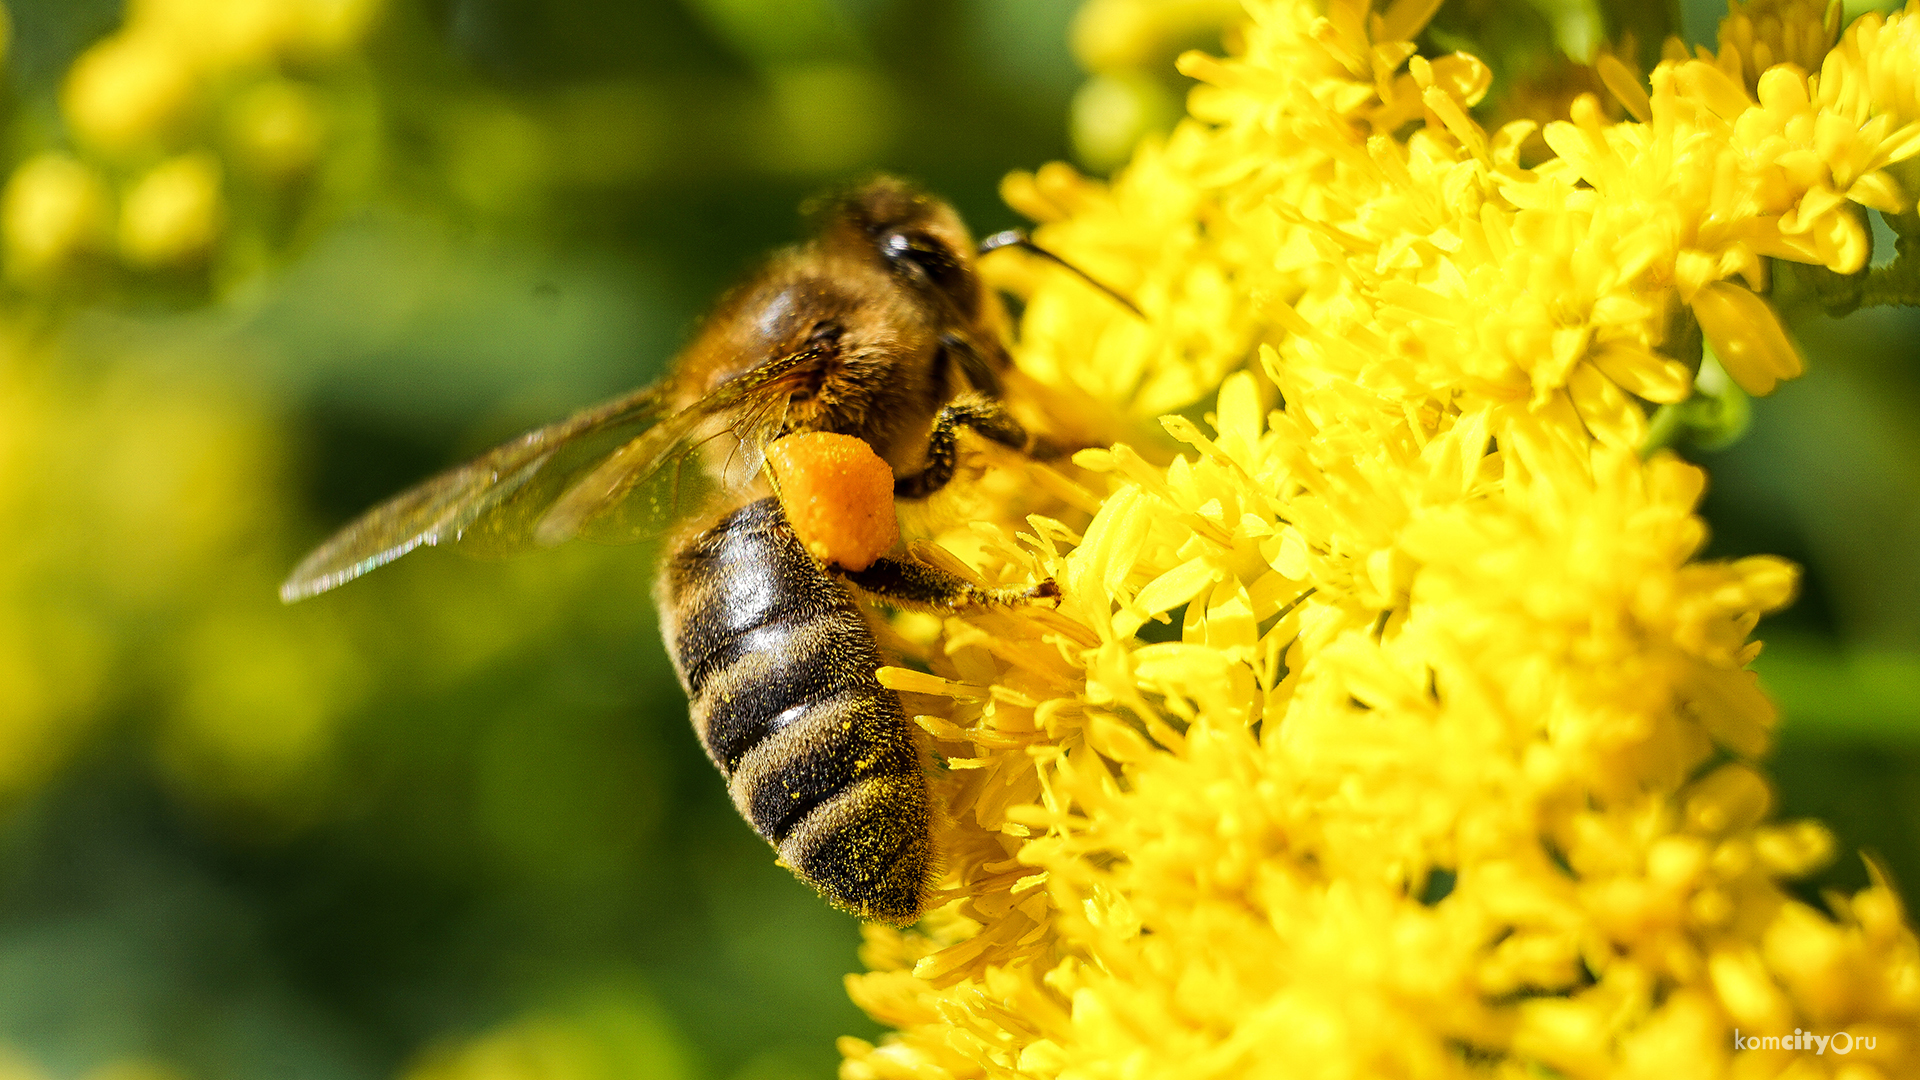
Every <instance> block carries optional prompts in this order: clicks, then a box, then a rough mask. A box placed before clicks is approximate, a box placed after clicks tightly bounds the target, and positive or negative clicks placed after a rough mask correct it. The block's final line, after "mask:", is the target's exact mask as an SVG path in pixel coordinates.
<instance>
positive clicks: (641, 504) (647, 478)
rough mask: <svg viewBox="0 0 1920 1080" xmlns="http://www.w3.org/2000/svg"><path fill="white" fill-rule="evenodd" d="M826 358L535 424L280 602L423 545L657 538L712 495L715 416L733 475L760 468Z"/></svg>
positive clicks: (333, 547) (328, 553) (321, 556)
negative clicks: (731, 455)
mask: <svg viewBox="0 0 1920 1080" xmlns="http://www.w3.org/2000/svg"><path fill="white" fill-rule="evenodd" d="M818 355H819V353H818V351H817V350H815V349H813V348H808V349H803V350H801V351H800V352H797V353H794V354H792V355H788V356H783V357H778V358H776V359H774V360H770V361H768V362H767V363H764V364H761V365H759V366H758V367H755V368H753V369H752V370H750V371H748V372H746V373H745V374H742V375H740V376H738V377H736V378H733V379H730V380H728V381H727V382H725V383H722V384H721V385H720V386H719V387H717V388H715V389H714V390H713V391H712V392H710V393H709V394H707V395H706V396H705V397H703V398H701V399H700V400H699V401H698V402H695V403H694V404H693V405H692V406H691V407H689V408H687V409H684V410H681V411H679V412H673V411H672V409H671V408H670V406H669V403H668V401H667V398H668V396H669V395H668V393H667V391H668V389H669V387H668V385H667V384H662V385H660V386H656V387H651V388H649V389H646V390H641V391H638V392H636V393H633V394H629V395H628V396H626V397H624V398H620V399H618V400H615V401H610V402H607V403H606V404H604V405H599V406H595V407H594V408H591V409H587V410H584V411H582V412H579V413H575V414H574V415H573V416H570V417H568V418H567V419H565V420H562V421H560V422H559V423H556V424H549V425H547V426H546V427H543V428H536V429H535V430H533V431H529V432H527V433H526V434H525V435H522V436H520V437H519V438H517V439H514V440H513V441H511V442H508V443H505V444H503V445H501V446H497V447H494V448H493V449H492V450H489V451H487V452H486V453H485V454H482V455H480V456H479V457H477V458H475V459H474V460H472V461H469V462H467V463H466V464H465V465H461V466H458V467H456V468H453V469H449V470H447V471H446V472H444V473H441V474H440V475H438V476H436V477H434V478H433V479H431V480H428V481H426V482H425V483H423V484H420V485H418V486H417V487H413V488H410V489H408V490H406V491H404V492H401V493H400V494H399V495H396V496H394V497H393V498H392V499H389V500H387V501H386V502H384V503H381V504H380V505H379V506H376V507H374V508H373V509H372V510H369V511H367V512H366V513H365V514H363V515H361V516H360V517H359V518H358V519H357V520H355V521H354V522H353V523H352V524H350V525H348V526H347V527H346V528H344V529H341V530H340V531H339V532H338V533H335V534H334V536H333V537H332V538H331V539H329V540H328V541H327V542H326V543H324V544H321V545H320V546H319V547H318V548H316V549H314V551H313V553H312V554H310V555H308V556H307V557H306V558H305V559H303V560H302V561H301V563H300V565H299V566H297V567H295V568H294V570H293V573H292V574H291V575H290V576H289V577H288V578H287V580H286V583H285V584H283V585H281V586H280V599H281V600H283V601H285V602H287V603H292V602H294V601H296V600H303V599H305V598H307V597H309V596H314V595H316V594H319V593H323V592H326V591H327V590H328V589H332V588H335V587H336V586H339V585H343V584H345V583H347V582H349V581H352V580H353V579H354V578H357V577H359V576H360V575H362V574H364V573H366V572H367V571H369V570H372V569H375V568H376V567H380V566H384V565H386V564H387V563H390V562H392V561H393V560H395V559H397V558H399V557H400V556H402V555H405V554H406V553H407V552H409V551H412V550H413V549H415V548H417V547H422V546H433V545H437V544H446V543H453V542H456V541H458V542H460V543H461V546H462V549H463V550H465V551H468V552H470V553H473V554H480V555H490V554H493V555H497V554H511V553H514V552H518V551H525V550H527V549H529V548H533V547H546V546H550V545H553V544H558V543H560V542H562V541H565V540H570V539H572V538H573V537H575V536H585V537H586V538H588V539H592V540H598V541H602V542H606V543H629V542H632V541H635V540H640V539H645V538H646V537H648V536H652V535H657V533H658V531H659V528H658V526H659V525H660V524H661V523H663V522H666V521H668V520H670V519H671V518H672V517H673V516H674V515H675V514H676V513H677V512H682V511H685V510H687V509H689V508H691V507H695V506H697V505H699V504H700V503H701V502H702V501H703V498H702V492H701V491H700V490H699V489H700V488H702V487H703V486H704V485H705V484H706V483H707V480H706V477H705V475H704V474H703V473H702V472H701V471H700V470H699V469H696V468H692V467H690V466H689V459H690V457H691V456H692V455H691V453H690V451H691V450H692V448H693V446H694V444H695V442H696V441H697V439H698V438H699V437H703V436H706V435H711V434H714V433H716V428H717V422H716V421H715V419H714V418H715V417H720V416H724V417H725V418H726V420H725V424H724V428H725V429H726V430H731V431H732V432H733V433H734V434H735V435H736V436H737V437H738V438H739V440H740V444H741V446H742V452H741V454H740V455H739V458H738V460H736V461H733V462H730V463H729V465H730V468H729V469H728V470H727V472H728V473H729V476H730V478H732V479H738V478H742V477H745V476H750V475H751V474H752V473H753V472H754V471H757V469H758V458H757V454H758V450H757V447H758V446H759V443H760V437H761V435H762V434H763V433H764V432H766V431H767V430H769V429H772V428H777V427H778V425H779V423H780V421H781V419H782V418H783V408H784V405H785V403H786V401H787V396H786V391H785V390H784V388H783V387H782V385H781V383H782V381H783V380H785V379H786V378H787V377H788V376H789V375H791V374H792V373H793V372H794V370H795V369H796V368H798V367H800V366H801V365H803V364H805V363H807V362H808V361H810V360H812V359H815V358H817V357H818Z"/></svg>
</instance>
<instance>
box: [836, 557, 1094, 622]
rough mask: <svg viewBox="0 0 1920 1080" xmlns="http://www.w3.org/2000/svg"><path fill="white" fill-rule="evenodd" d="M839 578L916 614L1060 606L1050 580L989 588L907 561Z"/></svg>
mask: <svg viewBox="0 0 1920 1080" xmlns="http://www.w3.org/2000/svg"><path fill="white" fill-rule="evenodd" d="M835 572H836V573H838V574H839V575H840V576H841V577H843V578H845V579H846V580H847V581H849V582H851V583H852V584H853V585H854V586H856V587H858V588H859V589H860V590H861V591H863V592H869V593H872V594H873V595H875V596H878V597H880V598H881V599H883V600H888V601H891V602H893V603H896V604H899V605H900V606H902V607H908V608H913V609H915V610H918V611H932V612H935V613H937V614H941V615H948V614H952V613H953V612H955V611H958V610H960V609H961V608H968V607H983V606H986V605H989V604H1001V605H1011V604H1031V603H1036V602H1041V601H1052V602H1053V603H1054V604H1055V605H1056V606H1058V604H1059V603H1060V586H1059V585H1058V584H1056V583H1055V582H1054V580H1053V579H1052V578H1047V579H1045V580H1043V581H1041V582H1039V583H1038V584H1035V585H1030V586H1027V587H1026V588H1012V589H988V588H982V587H980V586H978V585H975V584H974V583H973V582H971V581H968V580H967V579H966V578H963V577H961V576H960V575H958V574H955V573H952V572H951V571H947V570H942V569H940V568H938V567H935V566H928V565H927V564H925V563H921V562H912V561H909V560H906V559H888V558H879V559H875V560H873V564H872V565H870V566H868V567H867V568H866V569H865V570H846V569H837V570H836V571H835Z"/></svg>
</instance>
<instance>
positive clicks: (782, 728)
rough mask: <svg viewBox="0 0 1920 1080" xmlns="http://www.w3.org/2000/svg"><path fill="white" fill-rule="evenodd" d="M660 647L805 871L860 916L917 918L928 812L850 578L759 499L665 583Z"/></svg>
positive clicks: (795, 864) (713, 752)
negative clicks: (839, 577)
mask: <svg viewBox="0 0 1920 1080" xmlns="http://www.w3.org/2000/svg"><path fill="white" fill-rule="evenodd" d="M660 601H661V603H660V609H661V621H662V624H663V626H664V627H665V632H666V637H667V650H668V652H669V653H670V654H671V655H672V657H673V661H674V666H675V668H676V669H677V670H678V671H679V672H680V681H681V683H682V684H683V685H684V686H685V687H686V690H687V697H688V700H689V701H690V702H691V711H692V716H693V726H694V729H695V730H696V731H697V732H699V734H700V739H701V741H702V742H703V743H704V744H705V745H706V748H707V753H708V755H709V756H711V757H712V758H713V761H714V764H716V765H718V766H719V767H720V771H721V773H722V774H724V775H725V776H726V778H727V785H728V788H729V790H730V791H731V792H732V794H733V800H734V803H735V805H737V806H739V808H740V812H741V813H742V814H743V815H745V816H746V818H747V820H748V821H749V822H751V823H752V824H753V827H754V828H755V829H757V830H758V831H759V833H760V835H761V836H764V837H766V838H767V840H768V841H769V842H770V843H772V844H773V845H774V847H775V848H776V849H778V850H779V852H780V857H781V859H782V860H783V861H785V862H786V863H787V864H788V865H789V866H791V867H792V868H793V870H794V872H795V873H796V874H798V875H799V876H800V878H801V879H802V880H804V881H806V882H807V883H808V884H810V885H812V886H813V887H814V888H816V889H818V890H820V892H821V894H822V895H824V896H825V897H826V898H827V899H828V900H830V901H832V902H833V903H835V904H837V905H839V906H841V907H844V908H847V909H848V910H851V911H853V912H855V913H857V914H859V915H863V916H866V917H869V918H876V919H885V920H887V921H889V922H896V923H904V922H910V921H912V920H913V919H914V918H917V917H918V916H919V914H920V909H921V907H922V905H923V902H924V896H925V892H926V886H927V881H928V878H929V876H930V875H931V872H932V861H933V849H932V814H931V811H930V809H929V805H928V792H927V783H926V776H925V773H924V772H923V770H922V767H921V762H920V752H919V749H918V746H917V743H916V738H915V735H914V729H913V726H912V725H911V723H910V722H909V721H908V720H907V718H906V714H905V712H904V711H903V710H902V709H901V707H900V698H899V695H897V694H895V693H894V692H893V691H891V690H888V689H887V688H886V687H884V686H881V685H880V682H879V679H878V678H877V677H876V676H875V671H876V669H877V668H879V666H880V663H881V660H880V650H879V648H878V646H876V645H875V643H874V640H873V632H872V631H871V630H869V629H868V627H867V624H866V620H865V619H864V618H862V617H861V614H860V611H859V609H858V608H856V607H855V606H854V602H853V597H852V595H851V594H850V593H849V592H848V591H847V588H846V586H844V585H842V584H840V583H839V582H838V581H835V580H834V579H833V578H832V577H830V576H828V575H827V573H826V572H825V571H824V570H822V569H821V568H820V566H819V564H818V563H816V562H814V560H813V558H812V557H811V556H810V555H808V554H807V551H806V549H805V548H804V547H802V546H801V544H800V541H799V540H798V539H797V538H795V536H794V534H793V530H792V528H791V527H790V526H788V524H787V522H786V518H785V516H784V515H783V514H782V513H781V511H780V507H779V504H778V503H777V502H776V501H775V500H773V499H762V500H760V501H759V502H755V503H752V504H749V505H747V506H745V507H742V508H741V509H739V510H737V511H735V512H733V513H732V514H730V515H728V516H727V517H725V518H723V519H721V521H720V522H719V524H717V525H715V526H713V527H712V528H710V529H708V530H706V531H705V532H703V533H701V534H699V535H698V536H696V537H694V538H693V539H692V541H691V542H689V543H688V544H687V545H686V546H685V547H683V548H682V549H681V550H680V551H679V552H677V553H676V554H675V555H674V556H673V558H672V559H671V560H670V561H669V562H668V564H667V566H666V568H665V571H664V573H663V575H662V579H661V591H660Z"/></svg>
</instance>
